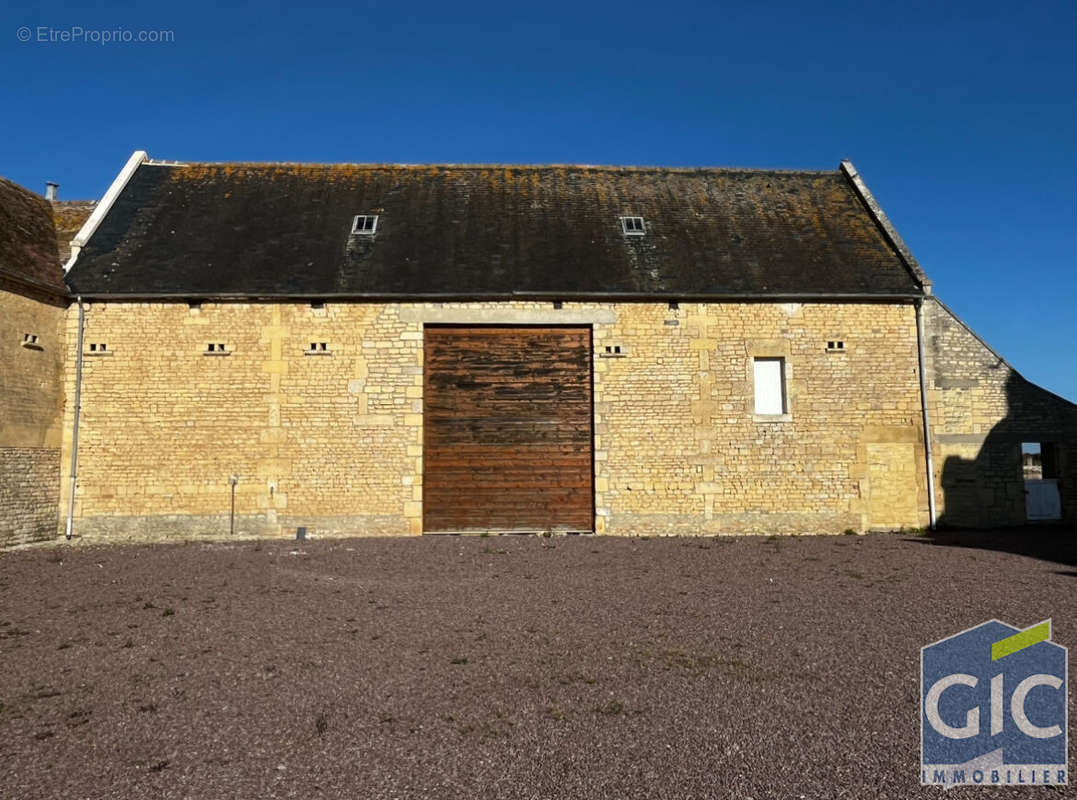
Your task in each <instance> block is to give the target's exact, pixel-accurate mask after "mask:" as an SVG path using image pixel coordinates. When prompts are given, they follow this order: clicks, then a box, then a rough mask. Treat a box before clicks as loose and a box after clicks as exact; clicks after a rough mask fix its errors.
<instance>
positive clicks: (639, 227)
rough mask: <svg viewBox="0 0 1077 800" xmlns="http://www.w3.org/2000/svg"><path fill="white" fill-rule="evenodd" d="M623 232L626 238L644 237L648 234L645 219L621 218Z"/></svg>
mask: <svg viewBox="0 0 1077 800" xmlns="http://www.w3.org/2000/svg"><path fill="white" fill-rule="evenodd" d="M621 231H622V232H623V233H624V234H625V235H626V236H643V235H644V234H645V233H647V229H646V227H645V226H644V224H643V217H621Z"/></svg>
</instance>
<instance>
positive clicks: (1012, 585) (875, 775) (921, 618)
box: [0, 530, 1077, 799]
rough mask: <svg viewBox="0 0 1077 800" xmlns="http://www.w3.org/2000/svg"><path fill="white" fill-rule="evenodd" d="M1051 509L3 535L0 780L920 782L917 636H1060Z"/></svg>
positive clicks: (470, 789)
mask: <svg viewBox="0 0 1077 800" xmlns="http://www.w3.org/2000/svg"><path fill="white" fill-rule="evenodd" d="M1075 534H1077V532H1074V531H1069V532H1064V531H1059V530H1055V531H1052V532H1049V533H1047V534H1034V533H1031V532H1025V533H1022V534H1018V535H1011V536H1003V535H990V536H988V535H986V534H985V535H981V537H980V538H978V539H976V540H975V541H976V543H977V544H978V545H981V546H976V547H960V546H951V545H958V544H962V543H963V541H964V542H965V543H967V541H968V537H967V536H966V537H964V540H954V539H953V538H950V539H947V538H945V537H943V538H940V539H938V540H937V541H936V542H932V541H931V540H928V539H922V538H916V537H913V536H903V535H898V534H888V535H883V534H879V535H871V536H865V537H857V536H839V537H800V538H787V537H782V538H739V539H720V540H713V539H691V540H686V539H652V540H647V539H615V538H594V537H563V538H552V539H545V538H517V537H498V538H455V537H445V538H421V539H420V538H416V539H410V538H409V539H400V540H386V539H352V540H333V541H315V542H307V543H303V544H302V545H301V546H298V547H297V545H296V543H291V542H280V541H274V542H264V543H255V542H241V543H221V544H195V543H192V544H186V545H167V546H164V545H160V546H156V547H147V546H139V547H134V546H130V547H129V546H123V547H119V546H117V547H89V546H76V547H67V546H59V547H56V548H37V549H30V550H21V551H14V552H6V553H3V554H0V703H2V707H0V764H2V769H3V776H2V779H0V780H2V783H0V796H3V797H11V798H16V797H17V798H51V797H61V796H62V797H66V798H98V797H152V798H155V799H157V798H172V797H176V798H179V797H184V798H194V797H205V798H225V797H252V798H253V797H257V798H272V797H297V798H315V797H352V798H383V797H384V798H410V797H430V798H451V797H460V798H475V797H490V798H495V797H496V798H547V797H566V798H627V797H633V798H634V797H639V798H690V797H699V798H703V797H707V798H709V797H739V798H747V797H751V798H768V797H783V798H799V797H805V798H822V797H825V798H832V797H849V798H868V797H893V798H905V797H917V796H923V797H938V796H941V792H939V791H938V790H930V791H929V790H921V789H920V787H919V785H918V771H917V770H918V758H919V754H918V735H919V717H918V672H917V670H918V659H919V648H920V647H921V645H923V644H925V643H928V642H931V641H933V640H935V639H938V638H940V637H942V636H945V635H947V634H949V633H952V632H956V631H958V630H961V629H963V628H966V627H969V626H971V625H974V624H977V623H979V622H982V621H983V620H985V619H988V618H991V617H998V618H1000V619H1002V620H1005V621H1007V622H1011V623H1014V624H1019V625H1026V624H1030V623H1033V622H1037V621H1039V620H1041V619H1043V618H1045V617H1053V619H1054V623H1055V632H1054V638H1055V639H1056V640H1057V641H1059V642H1061V643H1062V644H1069V645H1072V643H1074V642H1077V592H1075V590H1077V582H1075V578H1077V570H1075V566H1074V565H1075V564H1077V559H1074V557H1073V551H1074V548H1073V546H1072V545H1070V544H1067V545H1066V546H1065V547H1059V546H1058V544H1057V543H1058V542H1060V541H1064V542H1073V541H1074V539H1075V538H1077V535H1075ZM1037 537H1039V538H1037ZM1051 537H1054V538H1053V539H1052V538H1051ZM1037 542H1039V544H1037ZM1052 542H1053V543H1054V544H1053V545H1052V546H1050V547H1048V546H1047V545H1049V544H1051V543H1052ZM1014 551H1024V552H1026V554H1021V552H1014ZM1070 694H1071V701H1072V699H1073V697H1074V695H1075V693H1074V692H1071V693H1070ZM1030 791H1036V790H1030ZM1002 794H1003V795H1004V796H1012V795H1016V794H1018V790H1006V791H1002ZM1063 794H1064V793H1063V792H1061V791H1055V792H1046V793H1043V792H1042V790H1041V794H1039V795H1036V796H1043V797H1060V796H1063ZM983 795H984V792H983V790H977V789H965V790H954V791H952V792H950V793H948V794H947V795H946V796H947V797H948V798H950V797H973V796H975V797H981V796H983ZM998 795H999V792H998V791H997V790H996V792H995V793H994V794H992V796H996V797H997V796H998Z"/></svg>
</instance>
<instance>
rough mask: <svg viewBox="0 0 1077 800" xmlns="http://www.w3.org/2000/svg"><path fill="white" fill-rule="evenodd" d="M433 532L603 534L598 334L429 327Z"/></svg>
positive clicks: (429, 521) (426, 502)
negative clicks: (595, 413) (597, 509)
mask: <svg viewBox="0 0 1077 800" xmlns="http://www.w3.org/2000/svg"><path fill="white" fill-rule="evenodd" d="M424 351H425V353H424V370H423V371H424V376H425V377H424V390H423V397H424V401H423V402H424V409H423V530H424V531H427V532H437V531H486V530H488V531H544V530H573V531H590V530H593V524H594V523H593V520H594V515H593V500H592V498H593V493H592V481H591V478H592V474H593V468H592V452H591V447H592V441H593V440H592V435H591V419H592V418H591V413H592V412H591V330H590V328H562V327H550V328H539V327H455V326H453V327H449V326H430V327H427V328H426V329H425V333H424Z"/></svg>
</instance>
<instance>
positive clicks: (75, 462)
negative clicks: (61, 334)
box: [65, 297, 86, 541]
mask: <svg viewBox="0 0 1077 800" xmlns="http://www.w3.org/2000/svg"><path fill="white" fill-rule="evenodd" d="M75 299H76V302H77V303H78V304H79V332H78V343H77V345H76V347H75V408H74V416H75V421H74V424H73V425H72V428H71V489H70V495H69V496H68V498H67V531H66V533H65V536H66V538H67V539H68V540H69V541H70V539H71V536H72V533H73V531H72V527H73V526H74V520H75V479H76V478H77V477H78V471H79V412H81V411H82V331H83V328H84V327H85V324H86V314H85V307H84V306H83V305H82V297H77V298H75Z"/></svg>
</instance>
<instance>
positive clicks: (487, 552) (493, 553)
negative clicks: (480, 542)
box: [482, 547, 508, 556]
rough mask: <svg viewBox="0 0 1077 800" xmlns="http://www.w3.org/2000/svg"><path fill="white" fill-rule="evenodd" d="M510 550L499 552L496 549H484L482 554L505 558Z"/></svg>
mask: <svg viewBox="0 0 1077 800" xmlns="http://www.w3.org/2000/svg"><path fill="white" fill-rule="evenodd" d="M507 552H508V550H498V549H497V548H496V547H484V548H482V553H483V554H484V555H488V556H503V555H505V554H506V553H507Z"/></svg>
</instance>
